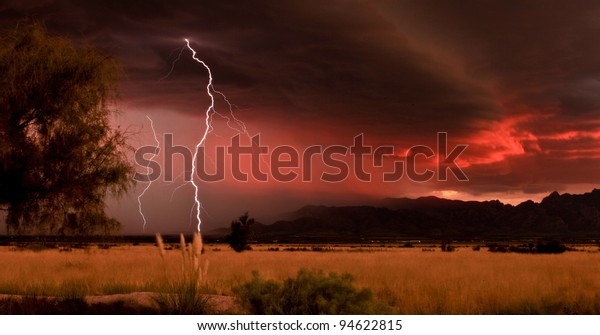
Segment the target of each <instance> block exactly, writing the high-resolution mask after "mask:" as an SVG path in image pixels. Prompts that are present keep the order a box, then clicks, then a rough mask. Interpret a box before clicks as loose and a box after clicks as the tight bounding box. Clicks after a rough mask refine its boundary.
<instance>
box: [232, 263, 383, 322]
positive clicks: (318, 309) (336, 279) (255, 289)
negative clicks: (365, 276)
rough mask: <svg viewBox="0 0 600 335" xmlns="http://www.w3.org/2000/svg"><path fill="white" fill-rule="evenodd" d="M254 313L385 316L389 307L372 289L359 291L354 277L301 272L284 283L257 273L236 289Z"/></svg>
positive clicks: (321, 272) (245, 304)
mask: <svg viewBox="0 0 600 335" xmlns="http://www.w3.org/2000/svg"><path fill="white" fill-rule="evenodd" d="M233 291H234V293H235V294H236V295H237V296H238V297H239V299H240V302H241V303H242V304H243V305H244V307H245V308H247V309H248V311H249V312H250V313H253V314H285V315H290V314H300V315H316V314H328V315H333V314H383V313H385V312H387V308H386V307H385V306H384V305H383V304H380V303H378V302H376V301H375V300H374V299H373V294H372V293H371V291H370V290H369V289H362V290H357V289H356V288H355V287H354V286H352V276H351V275H350V274H343V275H338V274H336V273H330V274H329V275H325V274H323V271H308V270H306V269H301V270H300V271H299V272H298V274H297V276H296V278H288V279H285V280H284V281H283V282H282V283H279V282H276V281H273V280H263V279H262V278H261V277H260V275H259V273H258V272H256V271H254V272H253V273H252V279H251V280H250V281H249V282H247V283H245V284H243V285H241V286H237V287H235V288H234V289H233Z"/></svg>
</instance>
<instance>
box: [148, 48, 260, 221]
mask: <svg viewBox="0 0 600 335" xmlns="http://www.w3.org/2000/svg"><path fill="white" fill-rule="evenodd" d="M184 40H185V43H186V44H185V46H184V47H182V48H181V49H179V53H178V55H177V57H176V59H175V60H174V61H173V63H172V64H171V69H170V70H169V72H168V73H167V74H166V75H165V76H164V77H162V78H161V79H160V80H164V79H166V78H168V77H169V76H170V75H171V73H173V70H174V69H175V64H176V63H177V62H178V61H179V60H180V59H181V55H182V53H183V51H184V50H185V49H186V48H187V49H189V50H190V51H191V52H192V59H194V60H195V61H196V62H198V63H200V64H201V65H202V66H204V68H205V69H206V71H207V72H208V83H207V85H206V93H207V94H208V96H209V97H210V106H208V108H207V109H206V112H205V119H204V125H205V126H206V128H205V129H204V133H203V134H202V138H201V139H200V141H199V142H198V143H197V144H196V146H195V150H194V155H193V157H192V162H193V163H192V170H191V176H190V181H189V182H190V183H191V184H192V186H193V187H194V204H195V205H194V206H193V207H192V209H191V212H190V214H192V212H193V211H194V209H196V213H195V217H196V222H197V227H196V228H197V230H198V232H200V226H201V224H202V218H201V215H200V214H201V211H202V204H201V203H200V198H199V193H200V188H199V187H198V185H197V184H196V182H195V181H194V175H195V174H196V164H195V162H197V159H198V153H199V151H200V148H201V147H203V146H204V144H205V143H206V138H207V136H208V134H210V133H212V131H213V125H212V121H213V116H214V115H215V114H216V115H218V116H220V117H221V118H223V119H225V120H226V124H227V126H228V127H229V128H230V129H232V130H234V131H235V132H237V133H243V134H244V135H246V136H247V137H248V138H250V134H249V133H248V129H247V128H246V124H245V123H244V122H243V121H242V120H240V119H238V118H237V117H236V116H235V113H234V108H235V109H237V106H235V105H234V104H232V103H231V102H230V101H229V99H227V96H225V94H223V93H222V92H221V91H218V90H216V89H215V88H214V86H213V76H212V71H211V69H210V67H209V66H208V65H207V64H206V63H205V62H204V61H203V60H201V59H199V58H198V57H196V54H197V53H196V50H194V49H193V48H192V46H191V45H190V41H189V40H188V39H187V38H186V39H184ZM215 95H219V96H220V97H221V98H222V99H223V101H225V103H227V106H228V107H229V113H228V114H227V115H225V114H223V113H220V112H218V111H217V110H216V108H215ZM148 119H150V118H148ZM150 121H151V122H152V120H150ZM151 125H152V123H151ZM152 129H153V131H154V127H153V128H152ZM154 138H155V140H156V141H157V143H158V140H157V139H156V134H154ZM155 156H156V155H155ZM152 158H154V156H153V157H152ZM148 170H149V167H148ZM148 172H149V171H148ZM183 185H185V184H182V185H180V186H179V187H177V188H176V189H175V190H174V191H173V193H172V194H171V200H172V198H173V194H174V193H175V191H177V190H178V189H179V188H180V187H181V186H183ZM149 187H150V184H148V185H147V186H146V189H145V190H144V192H142V194H140V196H139V197H138V202H139V208H140V214H141V215H142V218H143V219H144V227H145V225H146V218H145V217H144V215H143V214H142V209H141V208H142V205H141V200H140V198H141V196H143V195H144V193H145V192H146V190H147V189H148V188H149ZM205 212H206V211H205Z"/></svg>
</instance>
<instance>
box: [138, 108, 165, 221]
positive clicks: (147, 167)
mask: <svg viewBox="0 0 600 335" xmlns="http://www.w3.org/2000/svg"><path fill="white" fill-rule="evenodd" d="M146 117H147V118H148V120H150V128H152V134H153V135H154V141H156V147H157V148H158V147H159V146H160V142H159V141H158V138H157V137H156V130H154V121H152V119H151V118H150V117H149V116H148V115H146ZM156 156H157V154H156V153H154V154H152V158H150V161H151V160H153V159H154V157H156ZM150 161H148V165H147V166H146V173H148V175H149V174H150ZM151 185H152V180H151V179H148V185H146V187H145V188H144V190H143V191H142V193H140V195H138V198H137V199H138V210H139V212H140V215H141V216H142V220H143V221H144V225H143V226H142V230H143V231H146V223H147V221H146V216H145V215H144V212H143V211H142V197H143V196H144V194H146V191H148V189H149V188H150V186H151Z"/></svg>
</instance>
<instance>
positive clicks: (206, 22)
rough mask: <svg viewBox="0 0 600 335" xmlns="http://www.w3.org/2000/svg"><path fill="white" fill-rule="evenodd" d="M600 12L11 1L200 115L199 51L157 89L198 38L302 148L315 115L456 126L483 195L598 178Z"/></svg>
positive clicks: (258, 110) (413, 131)
mask: <svg viewBox="0 0 600 335" xmlns="http://www.w3.org/2000/svg"><path fill="white" fill-rule="evenodd" d="M599 15H600V5H598V3H597V2H596V1H568V2H564V1H474V0H473V1H320V2H313V1H252V2H247V1H169V2H166V1H165V2H163V1H99V0H96V1H84V2H79V1H37V2H36V1H12V2H11V1H8V2H5V3H4V4H3V5H0V20H1V21H0V23H1V25H2V27H11V26H14V24H15V22H16V21H17V20H18V19H19V18H21V17H25V16H29V17H34V18H38V19H42V20H44V21H45V22H46V25H47V26H48V28H49V30H50V31H52V32H56V33H60V34H66V35H68V36H71V37H73V38H75V39H77V40H79V41H82V42H86V43H90V44H93V45H95V46H97V47H99V48H101V49H102V50H104V51H106V52H109V53H111V54H113V55H115V56H117V57H118V58H120V59H121V60H122V62H123V66H124V69H125V79H124V82H123V84H122V87H123V90H122V91H123V92H122V96H123V99H124V100H127V101H129V104H130V105H135V106H139V107H140V108H146V107H163V108H165V109H168V110H170V111H171V112H179V113H188V114H190V113H194V114H196V113H197V105H199V104H200V102H204V101H205V100H206V97H203V96H202V94H201V93H202V89H203V87H204V86H203V85H205V83H204V82H202V80H199V79H198V78H202V77H200V76H203V75H205V73H204V72H203V69H202V68H199V67H198V65H197V64H196V63H194V62H193V61H192V60H190V59H189V54H188V57H183V58H182V59H181V60H180V61H179V63H178V64H177V66H176V67H175V71H174V72H173V74H172V75H171V77H169V78H167V79H165V80H163V81H160V79H161V78H162V77H163V76H164V75H165V74H166V73H168V71H169V69H170V68H171V63H172V61H173V60H174V59H175V58H176V56H177V53H178V51H179V50H180V48H181V47H182V46H183V38H185V37H187V38H189V39H190V40H191V41H192V44H193V46H194V47H195V48H196V49H197V50H198V51H199V52H200V54H201V55H200V57H201V58H202V59H204V60H205V61H206V62H207V63H208V64H210V66H211V67H212V69H213V72H214V74H215V76H216V79H215V85H216V86H217V87H218V88H219V89H221V90H223V91H225V92H227V93H228V95H229V96H230V98H232V100H233V101H235V102H236V103H237V104H239V105H240V107H241V108H242V112H241V113H242V115H244V117H245V118H250V119H252V118H254V119H256V120H267V121H265V122H268V124H267V125H266V127H269V125H271V126H273V127H275V126H276V127H279V126H281V127H282V128H285V129H286V130H287V131H289V132H294V133H299V134H300V135H298V136H302V137H303V139H304V143H308V142H307V141H310V140H314V138H313V137H314V135H313V134H312V133H311V132H305V131H304V130H303V127H304V126H306V125H309V126H311V127H310V128H309V129H311V130H313V131H315V129H316V128H317V126H316V125H315V123H317V122H318V124H319V125H318V127H319V129H321V130H322V131H323V132H328V133H331V134H333V135H334V136H338V137H340V138H343V140H344V141H347V140H348V139H350V138H351V136H354V135H356V134H357V133H360V132H364V133H365V134H366V136H367V138H369V139H373V141H377V142H378V143H384V144H396V145H398V146H407V145H413V144H418V143H422V142H423V141H428V142H427V143H426V144H431V143H430V140H431V139H432V138H434V137H435V133H436V132H438V131H447V132H449V136H450V138H451V139H454V140H455V142H456V141H462V142H463V143H467V144H470V145H471V147H470V149H469V150H470V151H468V152H467V153H466V158H467V159H468V160H469V161H470V166H469V167H468V168H466V169H467V173H468V174H469V173H470V174H471V175H473V178H471V182H470V183H466V184H461V185H457V188H458V187H460V188H462V189H465V190H467V191H468V190H469V189H471V190H472V192H474V193H478V194H482V193H485V192H492V191H493V192H496V191H502V190H503V189H504V190H515V189H522V190H525V191H527V192H533V191H534V190H537V189H546V188H548V187H555V188H559V187H563V186H564V185H568V184H569V183H571V182H572V183H579V182H584V181H586V180H587V181H592V180H596V179H594V178H595V176H597V173H598V172H599V171H597V169H596V168H594V166H596V165H594V164H598V161H597V160H595V159H593V158H585V157H582V155H586V151H585V150H584V149H589V148H590V147H593V146H598V145H599V144H600V143H599V141H600V137H595V136H594V135H593V134H595V133H597V132H599V131H600V124H598V123H597V122H596V123H594V122H593V121H594V120H597V119H598V118H599V116H600V114H599V110H600V94H598V93H600V62H598V59H600V43H599V42H600V40H599V39H600V37H599V36H600V21H599V20H598V19H597V18H598V17H600V16H599ZM186 52H187V51H186ZM190 97H194V99H196V100H194V102H190V101H191V100H192V99H190ZM203 99H204V100H203ZM245 110H252V113H251V115H250V113H246V114H244V113H245V112H244V111H245ZM263 131H266V130H263ZM582 132H585V133H582ZM574 133H575V135H573V134H574ZM569 134H571V135H569ZM344 143H345V142H344ZM587 154H588V155H591V156H593V155H592V154H594V153H590V152H589V150H588V152H587ZM583 159H587V161H585V162H586V164H585V165H584V166H582V165H581V164H579V165H573V163H574V162H578V161H577V160H583ZM580 162H583V161H580ZM545 164H551V165H552V167H551V168H550V169H544V166H545ZM599 165H600V164H599ZM574 166H575V168H576V169H578V170H577V171H578V172H576V173H571V174H565V173H562V172H561V171H565V170H567V169H572V168H574ZM532 171H535V173H533V172H532ZM534 174H535V175H534ZM538 185H547V186H548V185H551V186H548V187H546V186H538Z"/></svg>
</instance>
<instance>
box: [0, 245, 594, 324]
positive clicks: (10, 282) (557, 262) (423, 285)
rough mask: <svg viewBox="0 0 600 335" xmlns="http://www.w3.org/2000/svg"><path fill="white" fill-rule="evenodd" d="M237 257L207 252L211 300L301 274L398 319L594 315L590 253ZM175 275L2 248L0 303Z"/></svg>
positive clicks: (160, 267)
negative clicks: (352, 289) (343, 279)
mask: <svg viewBox="0 0 600 335" xmlns="http://www.w3.org/2000/svg"><path fill="white" fill-rule="evenodd" d="M266 248H267V247H266V246H264V247H255V250H253V251H248V252H243V253H235V252H233V251H232V250H231V249H229V248H228V247H227V246H224V245H205V254H204V255H203V256H202V259H203V262H204V260H208V261H209V267H208V273H207V277H206V285H207V288H208V290H209V291H210V292H211V293H214V294H220V295H231V294H232V287H234V286H236V285H239V284H241V283H243V282H245V281H247V280H249V279H250V278H251V274H252V271H253V270H257V271H259V273H260V274H261V276H262V277H263V278H266V279H277V280H280V279H284V278H288V277H294V276H295V274H296V273H297V271H298V270H299V269H301V268H307V269H321V270H323V271H324V272H326V273H328V272H337V273H350V274H352V275H353V276H354V278H355V281H354V284H355V285H356V286H357V287H361V288H362V287H367V288H370V289H371V290H372V291H373V292H374V294H375V296H376V298H377V299H378V300H381V301H384V302H387V303H388V304H390V305H391V306H392V307H393V312H395V313H398V314H537V313H542V314H561V313H585V314H597V313H600V253H598V252H597V250H598V248H597V247H589V248H588V249H587V251H586V250H583V251H579V252H573V251H571V252H567V253H564V254H558V255H535V254H534V255H531V254H513V253H507V254H496V253H490V252H488V251H485V250H486V249H484V248H482V250H481V251H473V250H471V249H470V248H466V247H464V248H459V249H458V251H455V252H451V253H442V252H440V251H439V248H437V249H435V251H434V252H423V251H422V250H421V248H420V247H417V248H362V249H349V248H339V249H337V251H334V252H311V251H292V252H289V251H267V249H266ZM181 273H182V255H181V252H180V251H179V250H177V249H174V250H168V251H167V252H166V255H165V257H164V259H163V258H161V256H160V254H159V252H158V250H157V248H156V247H154V246H151V245H146V246H118V247H112V248H111V249H107V250H104V249H96V248H90V249H84V250H82V249H74V250H73V251H71V252H59V251H58V250H55V249H52V250H43V251H37V252H34V251H15V250H14V248H11V247H0V294H27V295H33V294H35V295H37V296H40V295H42V296H63V297H80V296H83V295H103V294H115V293H127V292H135V291H151V292H161V291H162V290H164V287H165V285H166V283H168V282H169V280H170V279H173V278H176V277H177V276H180V275H181Z"/></svg>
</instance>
